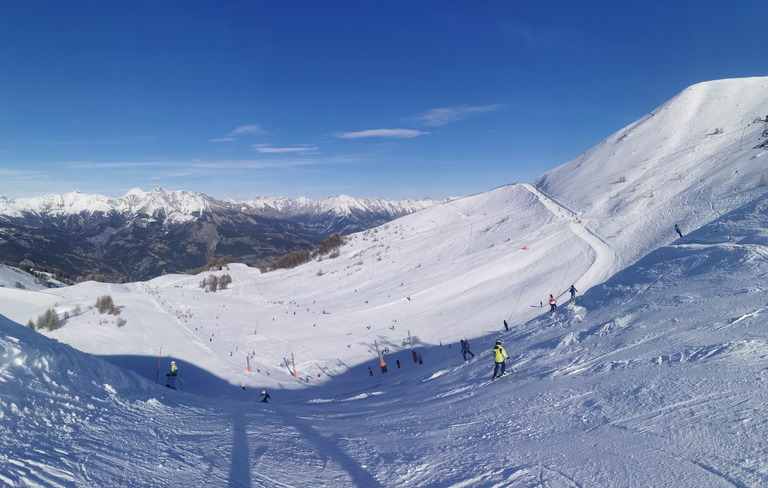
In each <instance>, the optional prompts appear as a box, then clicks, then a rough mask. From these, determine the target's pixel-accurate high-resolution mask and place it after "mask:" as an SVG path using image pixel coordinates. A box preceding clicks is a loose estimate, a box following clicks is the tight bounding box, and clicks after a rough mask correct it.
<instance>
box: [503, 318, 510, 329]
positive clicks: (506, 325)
mask: <svg viewBox="0 0 768 488" xmlns="http://www.w3.org/2000/svg"><path fill="white" fill-rule="evenodd" d="M504 330H509V324H508V323H507V321H506V320H505V321H504Z"/></svg>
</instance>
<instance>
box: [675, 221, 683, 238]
mask: <svg viewBox="0 0 768 488" xmlns="http://www.w3.org/2000/svg"><path fill="white" fill-rule="evenodd" d="M675 232H677V234H678V235H679V236H680V237H683V233H682V232H681V231H680V227H679V226H678V225H677V224H675Z"/></svg>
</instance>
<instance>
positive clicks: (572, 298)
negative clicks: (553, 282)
mask: <svg viewBox="0 0 768 488" xmlns="http://www.w3.org/2000/svg"><path fill="white" fill-rule="evenodd" d="M568 291H570V292H571V300H570V302H571V303H576V292H578V291H579V290H577V289H576V287H575V286H573V285H571V289H570V290H568Z"/></svg>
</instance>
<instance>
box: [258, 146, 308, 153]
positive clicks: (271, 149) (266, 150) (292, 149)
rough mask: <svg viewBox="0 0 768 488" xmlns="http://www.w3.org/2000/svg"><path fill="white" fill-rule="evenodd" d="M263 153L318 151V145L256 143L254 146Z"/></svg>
mask: <svg viewBox="0 0 768 488" xmlns="http://www.w3.org/2000/svg"><path fill="white" fill-rule="evenodd" d="M253 148H254V149H255V150H256V151H258V152H260V153H262V154H286V153H311V152H315V151H317V146H307V147H270V146H262V145H256V146H254V147H253Z"/></svg>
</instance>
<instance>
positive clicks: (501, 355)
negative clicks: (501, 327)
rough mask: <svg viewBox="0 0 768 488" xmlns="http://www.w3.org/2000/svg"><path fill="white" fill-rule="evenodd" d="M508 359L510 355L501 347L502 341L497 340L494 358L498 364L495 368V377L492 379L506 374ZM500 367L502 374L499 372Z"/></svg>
mask: <svg viewBox="0 0 768 488" xmlns="http://www.w3.org/2000/svg"><path fill="white" fill-rule="evenodd" d="M507 359H509V356H507V351H505V350H504V348H503V347H501V341H496V346H494V348H493V360H494V362H495V363H496V364H495V366H494V368H493V378H491V379H493V380H495V379H496V378H499V377H501V376H504V374H506V372H507V365H506V362H505V361H506V360H507ZM499 368H501V374H499Z"/></svg>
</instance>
